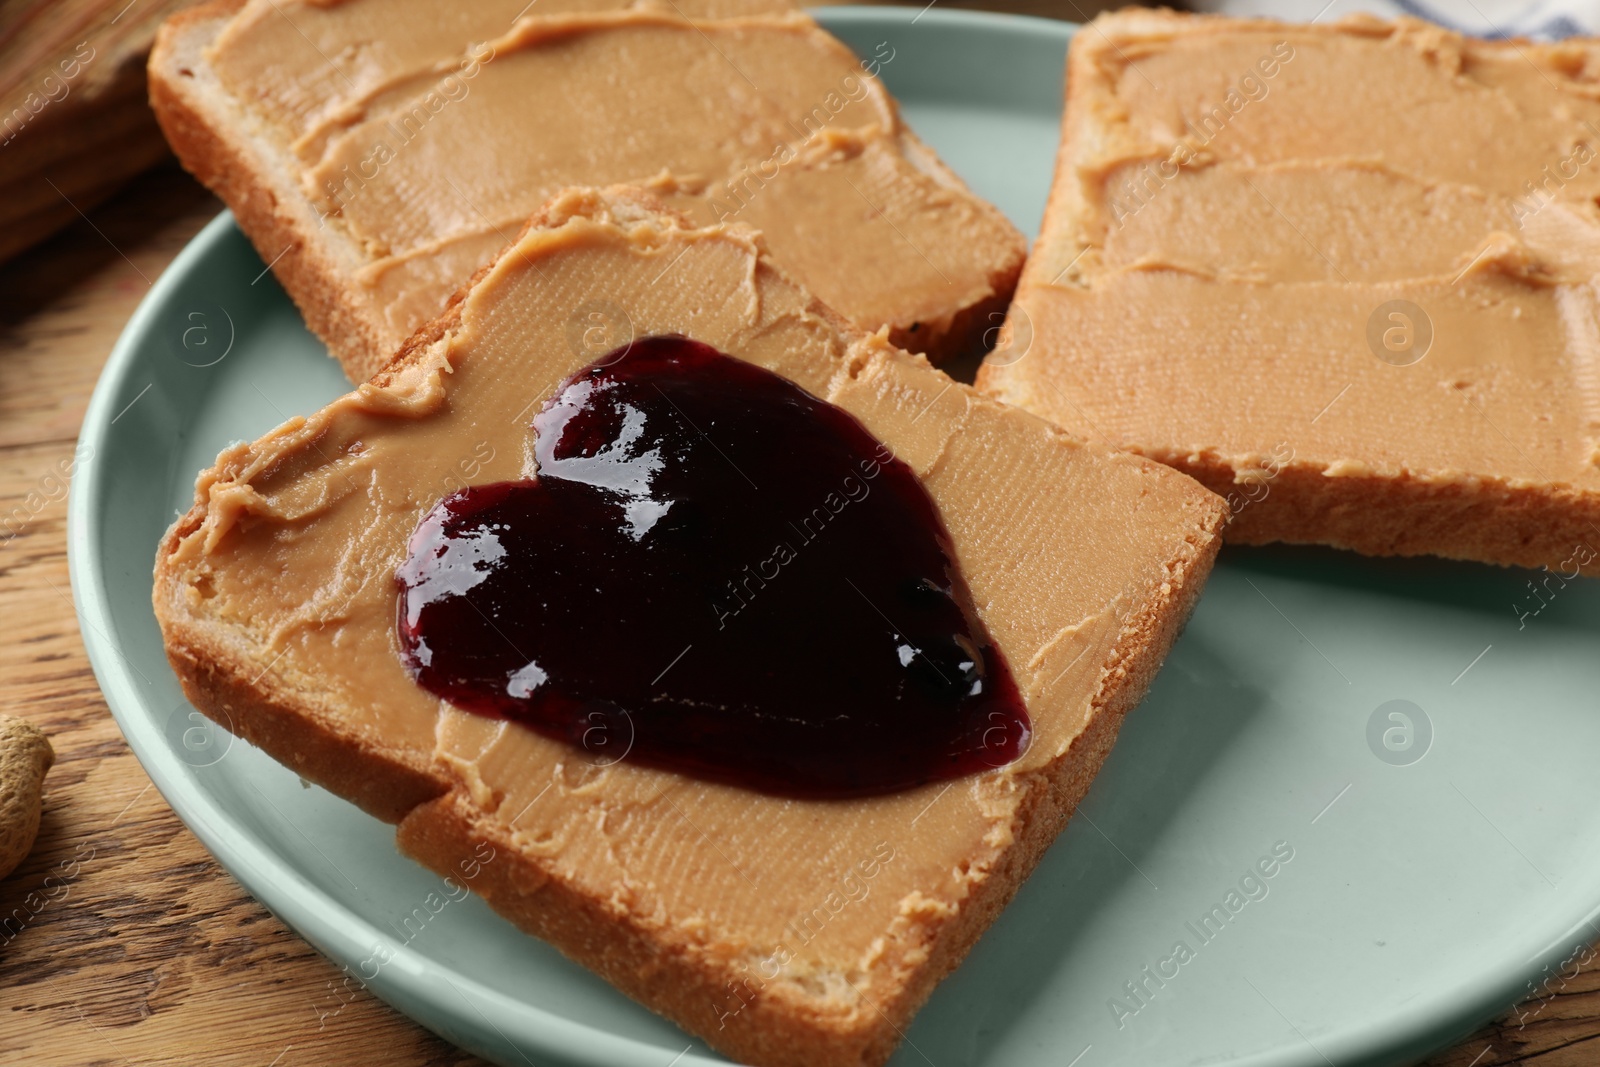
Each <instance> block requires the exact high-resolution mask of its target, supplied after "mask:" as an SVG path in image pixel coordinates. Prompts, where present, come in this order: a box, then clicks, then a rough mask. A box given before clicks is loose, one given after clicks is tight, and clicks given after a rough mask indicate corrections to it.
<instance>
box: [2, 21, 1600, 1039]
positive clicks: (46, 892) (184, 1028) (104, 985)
mask: <svg viewBox="0 0 1600 1067" xmlns="http://www.w3.org/2000/svg"><path fill="white" fill-rule="evenodd" d="M1068 13H1069V14H1071V12H1068ZM219 208H220V205H219V204H218V203H217V202H216V201H215V200H214V199H212V198H211V197H210V195H209V194H207V193H206V192H204V191H203V190H202V189H200V188H199V187H198V186H196V185H195V184H194V183H193V182H192V181H191V180H190V179H189V178H187V177H186V176H185V175H183V174H182V173H181V172H179V171H177V170H176V169H175V168H173V167H171V166H167V167H163V168H159V169H157V170H155V171H153V172H150V173H148V174H146V175H145V176H143V177H141V178H138V179H136V180H135V181H134V182H133V184H131V185H130V186H128V187H127V188H125V189H124V190H123V191H122V192H121V193H119V194H118V195H117V196H115V197H114V198H113V199H111V200H110V201H108V202H106V203H105V204H104V205H102V206H101V207H100V208H98V209H95V210H92V211H90V212H89V213H88V215H87V216H80V217H79V219H78V221H77V222H76V223H74V224H73V225H71V226H69V227H68V228H67V229H65V230H63V231H62V232H60V233H59V234H57V235H56V236H54V237H52V238H50V239H49V240H47V241H46V242H44V243H43V244H41V245H39V246H37V247H35V248H33V249H32V250H30V251H28V252H26V253H24V254H23V255H21V256H20V257H18V258H17V259H15V260H13V261H11V262H10V263H9V264H7V265H5V266H3V267H0V627H3V630H0V632H3V635H4V636H3V638H0V710H3V711H5V712H6V713H9V714H13V715H21V716H23V717H25V718H27V719H30V720H32V721H33V722H35V723H37V724H38V725H39V726H40V727H42V728H43V729H44V730H46V731H47V732H48V733H49V734H50V736H51V738H52V740H53V742H54V744H55V748H56V753H57V762H56V765H55V768H54V770H52V771H51V773H50V776H49V778H48V779H47V781H46V800H45V815H44V823H43V827H42V829H41V831H40V835H39V840H38V843H37V845H36V846H35V848H34V851H33V854H32V855H31V856H30V857H29V858H28V859H27V860H26V861H25V862H24V863H23V865H22V866H21V867H20V868H18V870H17V871H16V872H15V873H14V874H13V875H12V876H11V877H10V878H8V879H6V880H5V881H4V882H0V1064H6V1065H13V1064H15V1065H26V1067H80V1065H89V1064H95V1065H100V1064H105V1065H113V1064H137V1065H173V1067H178V1065H182V1067H190V1065H218V1067H233V1065H239V1067H246V1065H249V1067H305V1065H320V1064H338V1065H341V1067H378V1065H383V1067H393V1065H407V1067H410V1065H416V1067H466V1065H469V1064H473V1065H476V1064H479V1063H480V1062H481V1061H479V1060H477V1059H475V1058H474V1057H472V1056H469V1055H467V1054H465V1053H463V1052H460V1051H458V1050H456V1049H454V1048H453V1047H451V1046H449V1045H447V1044H446V1043H444V1042H443V1041H441V1040H439V1039H438V1038H436V1037H434V1036H433V1035H432V1034H430V1033H428V1032H427V1031H425V1030H423V1029H422V1028H421V1027H419V1026H417V1025H415V1024H414V1023H412V1022H410V1021H409V1020H407V1019H405V1018H404V1017H402V1016H400V1015H398V1014H397V1013H395V1012H393V1011H391V1010H390V1009H389V1008H387V1007H386V1006H385V1005H383V1004H382V1003H380V1002H379V1001H377V1000H375V999H374V998H372V997H371V996H370V995H368V994H366V993H362V992H357V993H354V994H349V993H344V994H337V993H335V986H334V983H335V981H336V979H337V978H338V977H339V972H338V970H337V969H336V968H335V967H334V966H333V965H332V964H331V963H329V962H328V961H327V960H325V959H324V958H323V957H322V956H320V955H319V954H318V953H317V952H316V951H315V950H313V949H312V948H311V947H310V946H308V945H307V944H306V943H305V942H303V941H301V940H300V939H299V938H298V937H296V936H295V935H294V934H293V933H291V932H290V931H289V930H288V929H286V928H285V927H284V926H283V925H282V924H281V923H280V922H278V920H276V919H275V918H274V917H273V916H272V915H271V914H269V913H268V912H267V911H266V910H265V909H264V908H262V907H261V905H259V904H258V903H256V902H255V901H254V900H253V899H252V898H251V897H249V896H248V895H247V894H246V893H245V892H244V891H243V890H242V889H241V888H240V887H239V885H238V884H237V883H235V882H234V881H233V880H232V879H231V878H229V877H228V876H227V875H226V874H225V873H224V872H223V871H222V870H221V869H220V868H219V867H218V866H217V864H216V863H215V862H214V861H213V860H212V859H211V857H210V855H209V854H208V853H207V852H206V851H205V849H204V848H202V847H201V845H200V844H199V842H198V841H197V840H196V839H195V838H194V837H193V836H192V835H191V834H190V833H189V831H188V830H187V829H185V828H184V826H183V825H182V823H180V822H179V821H178V818H177V816H175V815H174V814H173V812H172V811H171V809H170V808H168V807H167V805H166V803H165V802H164V801H163V800H162V798H161V795H160V794H159V793H157V792H156V791H155V790H154V789H153V788H152V787H151V783H150V781H149V779H148V778H147V777H146V776H145V774H144V771H143V770H142V769H141V768H140V766H139V764H138V762H137V761H136V760H135V759H134V757H133V755H132V754H131V752H130V751H129V749H128V747H127V745H126V744H125V743H124V741H123V739H122V736H121V734H120V733H119V732H118V730H117V727H116V724H115V723H114V722H113V721H112V718H111V715H110V712H109V711H108V710H107V708H106V705H105V702H104V700H103V699H102V698H101V695H100V691H99V689H98V688H97V687H96V685H95V680H94V676H93V675H92V674H91V673H90V670H89V664H88V661H87V658H86V656H85V653H84V649H83V644H82V641H81V640H80V638H79V635H78V623H77V620H76V618H75V616H74V612H73V607H72V602H71V598H70V590H69V586H68V578H67V558H66V540H65V524H66V492H65V488H66V487H65V484H64V482H63V480H62V479H61V478H60V475H59V471H60V470H61V469H62V465H63V464H66V463H67V461H68V460H69V459H70V457H71V455H72V450H73V444H74V440H75V438H76V436H77V432H78V427H79V425H80V423H81V421H82V418H83V414H84V408H85V406H86V404H87V402H88V399H89V394H90V392H91V390H92V389H93V387H94V383H95V379H96V377H97V376H98V375H99V373H100V369H101V367H102V365H103V364H104V362H105V359H106V356H107V354H108V353H109V352H110V350H111V346H112V344H113V342H114V341H115V339H116V337H117V335H118V333H119V332H120V331H121V330H122V328H123V326H124V324H125V323H126V322H127V320H128V317H129V316H130V315H131V314H132V312H133V310H134V308H135V306H136V305H137V304H138V302H139V301H140V299H141V298H143V297H144V295H145V293H146V292H148V290H149V287H150V284H151V283H152V282H153V281H154V280H155V279H156V278H157V277H158V276H159V275H160V274H161V272H162V271H163V270H164V269H165V268H166V266H167V264H168V263H169V262H170V261H171V260H172V258H173V256H174V255H176V253H177V252H178V250H179V249H180V248H182V247H183V245H184V243H185V242H187V241H188V240H189V239H190V238H191V237H192V236H193V235H194V234H195V233H196V232H197V231H198V230H199V228H200V227H201V226H202V225H203V224H204V223H205V222H206V221H207V220H208V219H210V218H211V217H212V216H213V215H215V214H216V212H217V211H218V210H219ZM75 213H76V212H75ZM1536 992H1537V995H1536V996H1534V997H1533V998H1532V999H1530V1000H1529V1001H1528V1002H1526V1003H1525V1004H1522V1005H1518V1006H1515V1007H1513V1006H1511V1005H1508V1006H1507V1009H1508V1014H1507V1016H1506V1017H1505V1018H1504V1019H1502V1020H1501V1021H1500V1022H1498V1023H1497V1024H1496V1025H1494V1026H1491V1027H1489V1028H1486V1029H1485V1030H1483V1031H1481V1032H1480V1033H1478V1034H1476V1035H1474V1036H1473V1037H1471V1038H1470V1039H1469V1040H1467V1041H1465V1042H1463V1043H1462V1044H1460V1045H1459V1046H1457V1047H1456V1048H1454V1049H1452V1050H1450V1051H1448V1052H1446V1053H1444V1054H1442V1055H1440V1056H1438V1057H1437V1058H1435V1059H1434V1060H1432V1061H1430V1063H1432V1064H1434V1065H1435V1067H1490V1065H1494V1064H1509V1063H1527V1064H1535V1065H1538V1067H1569V1065H1570V1067H1578V1065H1590V1064H1594V1063H1596V1062H1600V954H1596V953H1584V954H1583V955H1582V956H1580V957H1579V958H1578V959H1575V960H1574V961H1573V962H1572V964H1571V965H1570V966H1569V967H1567V968H1563V969H1559V970H1552V972H1551V973H1550V974H1549V975H1548V976H1547V978H1546V980H1545V981H1544V983H1543V985H1542V986H1541V987H1540V988H1539V989H1538V990H1537V991H1536ZM928 1051H929V1052H930V1053H932V1054H933V1055H934V1059H935V1062H937V1061H938V1056H937V1053H936V1051H935V1050H932V1049H930V1050H928ZM663 1067H666V1065H665V1064H663ZM1057 1067H1059V1065H1057Z"/></svg>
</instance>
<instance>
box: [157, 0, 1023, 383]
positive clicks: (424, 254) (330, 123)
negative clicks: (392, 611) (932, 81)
mask: <svg viewBox="0 0 1600 1067" xmlns="http://www.w3.org/2000/svg"><path fill="white" fill-rule="evenodd" d="M893 60H894V49H893V46H892V45H891V44H889V43H887V42H885V43H884V44H883V45H882V46H880V47H879V48H878V50H877V52H876V54H875V55H874V56H872V57H869V58H868V59H867V60H866V61H858V60H857V58H856V57H855V56H854V55H852V54H851V53H850V51H849V50H848V49H847V48H845V47H844V45H842V44H841V43H840V42H838V41H837V40H835V39H834V38H833V37H831V36H830V35H828V34H827V33H825V32H824V31H823V30H822V29H821V28H820V27H819V26H818V25H817V24H816V23H815V22H814V21H812V20H811V19H810V18H809V17H808V16H807V15H805V14H804V13H802V12H800V11H799V10H797V9H795V8H794V7H792V6H791V5H790V4H788V3H787V2H786V0H667V2H657V3H653V4H651V3H639V4H636V5H633V6H629V5H628V4H627V3H626V2H625V0H543V2H541V3H540V4H539V5H538V6H537V8H534V7H532V6H531V5H528V4H526V3H522V2H518V0H495V2H492V3H484V4H473V5H468V6H467V7H466V8H458V7H456V6H453V5H448V4H436V3H432V2H426V0H351V2H348V3H341V4H337V5H328V4H325V3H322V2H320V0H249V2H245V0H216V2H213V3H209V4H205V5H202V6H201V7H198V8H195V9H193V10H191V11H188V12H183V13H181V14H179V15H176V16H174V17H173V18H171V19H169V20H168V21H167V23H166V24H165V25H164V26H163V28H162V32H161V34H160V36H159V38H158V40H157V42H156V45H155V49H154V51H153V52H152V53H151V57H150V99H151V104H152V106H153V107H154V108H155V111H156V115H157V118H158V119H159V120H160V122H161V126H162V129H163V130H164V131H165V132H166V134H167V138H168V140H169V141H170V142H171V143H172V146H173V150H174V151H175V152H176V153H177V155H178V158H179V159H180V160H181V161H182V162H183V164H184V166H185V167H187V168H188V169H189V170H190V171H191V172H193V173H194V174H195V176H196V177H198V178H199V179H200V180H201V181H202V182H204V183H205V184H206V185H207V186H209V187H210V188H211V189H213V190H214V191H215V192H216V193H217V194H218V195H219V196H221V197H222V199H223V200H224V201H225V202H226V203H227V204H228V206H229V207H230V208H232V209H233V211H234V214H235V216H236V217H237V218H238V220H239V224H240V226H241V228H243V229H244V231H245V232H246V233H247V234H248V235H249V236H250V238H251V240H252V241H253V242H254V243H255V246H256V248H257V250H258V251H259V252H260V253H261V257H262V259H264V260H266V261H268V262H269V263H271V264H272V267H273V270H274V271H275V272H276V273H277V276H278V278H279V280H280V281H281V282H282V283H283V286H284V288H285V289H286V290H288V292H289V294H290V296H291V297H292V298H293V299H294V301H295V303H296V304H297V305H298V306H299V307H300V309H301V311H302V313H303V314H304V316H305V318H306V321H307V323H308V324H309V325H310V327H311V328H312V330H313V331H314V332H316V333H317V335H318V336H319V337H321V338H322V339H323V340H324V341H325V342H326V343H327V345H328V348H329V350H330V351H331V352H332V353H333V354H334V355H335V357H337V358H338V359H339V360H340V362H341V363H342V364H343V365H344V367H345V370H346V372H347V373H348V374H349V376H350V378H351V380H352V381H356V382H361V381H365V380H366V379H367V378H369V377H371V375H372V374H374V373H375V372H376V371H377V370H378V369H379V368H381V367H382V366H383V365H384V363H385V362H387V360H388V358H389V357H390V356H391V355H392V354H393V353H394V351H395V349H396V348H398V347H399V345H400V344H401V343H403V342H404V341H405V339H406V338H407V337H409V336H410V335H411V333H412V332H413V331H415V330H416V329H417V328H418V327H420V326H421V325H423V324H424V323H426V322H428V321H429V320H430V319H432V318H433V317H435V316H436V315H438V314H439V313H440V311H441V310H442V309H443V306H444V303H445V301H446V299H447V298H448V297H449V296H450V294H451V293H453V292H454V291H455V290H456V289H457V288H458V287H459V286H461V285H462V284H463V283H464V282H465V281H466V280H467V279H468V278H469V277H470V276H471V275H472V273H473V272H474V271H475V270H477V268H479V267H480V266H482V265H483V264H484V263H486V262H488V261H489V260H490V259H491V258H493V257H494V255H495V254H496V253H497V252H498V251H499V250H500V249H501V248H503V247H504V246H505V244H506V243H507V242H508V241H509V240H510V239H511V237H513V236H514V235H515V234H516V233H517V231H518V230H519V229H520V227H521V225H522V223H523V222H524V221H525V220H526V219H527V218H528V216H529V215H530V214H532V213H533V212H534V211H535V210H536V209H537V208H538V207H539V206H540V205H541V204H542V203H543V202H544V201H545V200H546V199H547V198H548V197H549V196H551V195H552V194H553V193H555V192H556V191H557V190H558V189H560V188H562V187H564V186H568V185H608V184H613V183H624V182H625V183H630V184H636V185H648V186H649V187H650V188H652V189H653V191H654V192H655V193H656V194H657V195H658V196H659V197H661V198H662V199H664V200H665V201H667V202H668V203H669V205H670V206H673V207H675V208H677V209H678V210H680V211H683V212H685V213H686V214H688V215H690V216H691V217H692V218H695V219H696V220H697V221H700V222H702V223H712V222H724V221H742V222H746V223H748V224H749V225H751V226H754V227H756V228H758V229H760V230H762V231H763V232H764V233H765V234H766V236H767V240H768V242H769V244H770V245H771V247H772V249H773V252H774V254H776V255H778V256H779V258H780V259H781V260H782V261H783V262H784V263H786V264H787V265H788V268H789V270H790V271H791V272H793V273H794V274H795V276H796V277H797V278H798V279H799V280H800V281H801V282H802V283H803V284H805V285H806V286H807V287H808V288H810V289H811V290H812V291H813V292H815V293H817V294H818V296H819V297H820V298H822V299H824V300H826V301H827V302H828V303H829V304H830V305H831V306H833V307H834V308H835V309H836V310H838V311H839V312H840V313H841V314H843V315H844V316H845V317H846V318H848V319H849V320H850V321H851V322H853V323H854V324H856V325H857V326H858V327H860V328H863V329H866V330H875V329H877V328H878V327H879V326H888V327H889V330H890V336H891V339H892V340H894V341H895V342H896V343H898V344H901V345H903V346H905V347H908V348H910V349H912V350H915V351H920V352H925V353H927V354H928V355H929V356H930V357H932V358H935V359H939V358H942V357H944V356H946V355H951V354H954V353H956V352H959V351H964V350H967V349H969V348H971V347H972V346H973V345H974V344H975V343H976V342H977V340H978V338H979V337H980V336H981V334H982V332H983V330H984V329H986V328H988V327H989V326H992V325H993V323H992V322H991V321H990V316H991V315H993V316H994V318H995V320H996V321H998V315H999V313H1000V312H1002V311H1003V310H1004V308H1005V306H1006V303H1007V301H1009V299H1010V297H1011V292H1012V290H1013V289H1014V287H1015V285H1016V279H1017V276H1018V275H1019V273H1020V272H1021V269H1022V262H1023V258H1024V255H1025V252H1026V245H1025V242H1024V240H1023V238H1022V235H1021V234H1019V233H1018V232H1017V230H1016V229H1015V228H1014V227H1013V226H1011V224H1010V223H1009V222H1007V221H1006V220H1005V218H1004V217H1003V216H1002V215H1001V214H1000V213H999V212H998V211H997V210H996V209H995V208H994V207H993V206H991V205H989V204H987V203H985V202H984V201H982V200H981V199H979V198H978V197H977V196H975V195H974V194H973V193H972V192H971V191H970V190H968V189H967V188H966V186H965V185H964V184H963V183H962V182H961V180H960V179H959V178H958V177H956V175H955V174H954V173H953V172H952V171H950V170H949V168H947V167H946V166H945V165H944V164H943V163H942V162H940V161H939V159H938V158H937V157H936V156H935V155H934V153H933V152H932V151H931V150H929V149H928V148H927V146H926V145H924V144H923V143H922V142H921V141H919V140H918V139H917V137H916V136H915V134H913V133H912V132H911V131H910V130H909V129H907V128H906V126H905V125H904V123H902V122H901V120H900V117H899V112H898V109H897V108H896V106H895V103H894V101H893V99H892V98H891V97H890V96H889V94H888V93H887V91H885V90H884V88H883V86H882V84H881V82H880V81H879V80H878V79H877V77H875V74H876V73H877V71H878V70H879V69H880V68H881V67H882V65H883V64H885V63H892V62H893Z"/></svg>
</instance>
